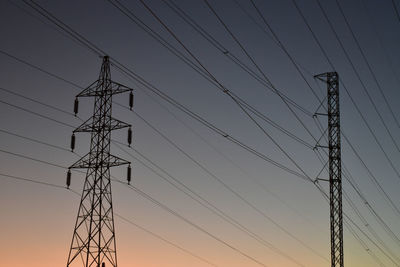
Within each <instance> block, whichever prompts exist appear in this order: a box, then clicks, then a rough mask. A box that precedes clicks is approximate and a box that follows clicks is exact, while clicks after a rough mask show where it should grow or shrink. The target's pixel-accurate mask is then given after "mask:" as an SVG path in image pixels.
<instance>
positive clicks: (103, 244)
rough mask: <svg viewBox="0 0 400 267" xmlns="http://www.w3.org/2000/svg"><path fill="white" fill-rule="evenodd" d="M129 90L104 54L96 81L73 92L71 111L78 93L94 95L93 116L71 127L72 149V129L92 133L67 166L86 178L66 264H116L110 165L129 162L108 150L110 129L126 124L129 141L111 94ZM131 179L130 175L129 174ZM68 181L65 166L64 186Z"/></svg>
mask: <svg viewBox="0 0 400 267" xmlns="http://www.w3.org/2000/svg"><path fill="white" fill-rule="evenodd" d="M124 92H130V106H131V108H132V102H133V101H132V100H133V95H132V89H130V88H128V87H126V86H123V85H121V84H119V83H115V82H113V81H112V80H111V73H110V62H109V58H108V57H107V56H105V57H104V58H103V63H102V66H101V71H100V76H99V79H98V80H97V81H95V82H94V83H92V84H91V85H90V86H88V87H87V88H86V89H85V90H83V91H82V92H81V93H80V94H78V95H77V96H76V99H75V106H74V111H75V114H76V113H77V112H78V98H79V97H94V112H93V116H92V117H91V118H89V119H88V120H87V121H85V122H84V123H82V124H81V125H80V126H79V127H78V128H76V129H75V130H74V131H73V135H72V139H71V149H72V150H73V149H74V147H75V133H77V132H89V133H91V142H90V151H89V153H87V154H86V155H85V156H83V157H82V158H81V159H79V160H78V161H77V162H75V163H74V164H72V165H71V167H70V168H69V169H86V178H85V183H84V187H83V192H82V196H81V201H80V204H79V210H78V216H77V218H76V223H75V228H74V233H73V237H72V242H71V247H70V250H69V255H68V261H67V267H73V266H84V267H89V266H91V267H103V266H107V267H116V266H117V253H116V244H115V243H116V242H115V228H114V215H113V204H112V194H111V179H110V167H113V166H119V165H123V164H128V165H129V167H128V173H129V176H130V162H128V161H126V160H123V159H121V158H118V157H116V156H113V155H111V154H110V142H111V131H112V130H116V129H121V128H125V127H129V135H128V136H129V137H128V142H129V143H130V142H131V130H130V127H131V125H129V124H126V123H124V122H122V121H119V120H117V119H114V118H113V117H112V116H111V111H112V96H113V95H115V94H120V93H124ZM128 181H130V177H128ZM70 183H71V172H70V170H68V175H67V186H68V187H69V185H70Z"/></svg>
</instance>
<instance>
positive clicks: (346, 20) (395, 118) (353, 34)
mask: <svg viewBox="0 0 400 267" xmlns="http://www.w3.org/2000/svg"><path fill="white" fill-rule="evenodd" d="M335 2H336V4H337V6H338V7H339V11H340V13H341V14H342V16H343V18H344V21H345V23H346V25H347V27H348V28H349V30H350V33H351V35H352V37H353V39H354V42H355V43H356V45H357V48H358V50H359V51H360V53H361V56H362V58H363V59H364V61H365V63H366V65H367V67H368V70H369V72H370V73H371V75H372V78H373V80H374V82H375V84H376V86H377V88H378V90H379V92H380V94H381V96H382V98H383V100H384V101H385V104H386V106H387V108H388V110H389V112H390V114H391V116H392V118H393V120H394V122H395V123H396V125H397V127H399V128H400V123H399V121H398V119H397V117H396V116H395V115H394V112H393V109H392V107H391V105H390V104H389V101H388V99H387V97H386V95H385V93H384V92H383V89H382V86H381V85H380V83H379V81H378V78H377V77H376V74H375V72H374V71H373V69H372V66H371V64H370V63H369V61H368V59H367V57H366V55H365V53H364V51H363V49H362V48H361V45H360V42H359V41H358V39H357V36H356V35H355V33H354V30H353V29H352V27H351V25H350V23H349V21H348V19H347V17H346V15H345V13H344V11H343V7H342V6H341V4H340V2H339V1H338V0H336V1H335ZM367 95H368V98H369V99H370V100H371V101H372V98H371V97H370V95H369V94H367ZM373 106H374V109H375V110H376V112H377V113H378V116H379V118H380V119H381V120H382V121H383V117H382V116H381V114H380V113H379V112H378V109H377V107H376V105H375V104H374V103H373ZM384 126H386V124H385V123H384ZM385 129H387V127H385ZM387 131H389V130H388V129H387ZM389 135H390V137H391V139H392V141H393V143H394V144H395V146H396V148H397V150H399V147H398V145H397V142H396V141H395V140H394V139H393V136H392V135H391V134H390V132H389ZM399 152H400V151H399Z"/></svg>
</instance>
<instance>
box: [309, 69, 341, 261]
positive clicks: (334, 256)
mask: <svg viewBox="0 0 400 267" xmlns="http://www.w3.org/2000/svg"><path fill="white" fill-rule="evenodd" d="M314 77H315V78H317V79H319V80H321V81H323V82H325V83H326V84H327V91H328V98H327V101H328V114H327V115H328V142H329V145H328V148H329V198H330V201H329V202H330V222H331V266H332V267H343V266H344V261H343V211H342V161H341V145H340V109H339V75H338V74H337V73H336V72H327V73H322V74H319V75H316V76H314Z"/></svg>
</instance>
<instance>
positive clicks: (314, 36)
mask: <svg viewBox="0 0 400 267" xmlns="http://www.w3.org/2000/svg"><path fill="white" fill-rule="evenodd" d="M292 2H293V5H294V6H295V7H296V10H297V11H298V12H299V14H300V16H301V18H302V20H303V22H304V23H305V25H306V26H307V29H308V30H309V32H310V33H311V35H312V37H313V39H314V41H315V42H316V43H317V45H318V47H319V48H320V51H321V52H322V54H323V55H324V57H325V59H326V60H327V62H328V64H329V65H330V66H331V67H332V69H334V65H333V63H332V61H331V60H330V58H329V56H328V54H327V52H326V51H325V49H324V47H323V46H322V44H321V43H320V41H319V39H318V37H317V36H316V34H315V33H314V31H313V30H312V28H311V26H310V24H309V23H308V21H307V19H306V18H305V16H304V14H303V12H302V11H301V9H300V7H299V6H298V5H297V3H296V1H295V0H293V1H292ZM341 83H342V85H343V88H344V89H345V91H346V92H347V94H348V96H349V98H350V100H351V102H352V103H353V105H354V107H355V108H356V109H357V111H358V113H359V114H360V116H361V118H362V119H363V121H364V123H365V124H366V125H367V127H368V128H369V130H370V132H371V134H372V136H373V137H374V140H375V142H377V144H378V146H380V148H381V150H382V151H383V153H384V155H386V159H388V157H387V154H386V152H385V151H384V150H383V147H382V146H381V145H380V143H379V141H378V140H377V137H376V135H375V134H374V132H373V131H372V129H371V127H370V126H369V124H368V122H367V121H366V120H365V117H364V115H363V114H362V113H361V111H360V109H359V108H358V106H357V105H356V103H355V101H354V99H353V98H352V96H351V95H350V92H349V91H348V89H347V88H346V85H345V84H344V83H343V81H341ZM342 136H343V137H344V139H345V141H346V142H347V143H348V144H349V146H350V148H351V150H352V151H353V153H354V154H355V155H356V157H357V158H358V159H359V161H360V162H361V163H362V165H363V167H364V168H365V169H366V170H367V172H368V174H369V175H370V177H371V178H372V179H373V180H374V181H373V183H377V184H379V185H378V190H379V191H380V192H381V193H382V195H383V197H384V199H385V200H386V201H387V202H388V204H389V206H390V207H391V208H392V209H394V211H395V212H398V211H396V210H398V209H397V207H396V206H395V205H394V204H393V201H392V200H391V199H390V197H389V196H388V194H387V193H386V192H385V191H384V190H383V187H382V186H381V185H380V183H379V181H378V180H377V179H376V178H374V177H375V176H374V175H373V174H372V172H371V170H370V169H369V168H368V167H367V165H366V164H365V162H364V160H363V159H362V158H361V156H360V154H359V153H358V152H357V150H356V149H355V147H354V145H352V143H351V142H350V140H349V138H348V137H347V136H346V134H345V132H344V131H342ZM388 160H389V164H390V162H391V160H390V159H388ZM391 165H392V164H391ZM393 168H394V166H393ZM394 170H395V169H394ZM395 171H396V170H395Z"/></svg>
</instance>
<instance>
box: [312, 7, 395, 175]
mask: <svg viewBox="0 0 400 267" xmlns="http://www.w3.org/2000/svg"><path fill="white" fill-rule="evenodd" d="M316 1H317V4H318V6H319V8H320V10H321V11H322V14H323V15H324V17H325V19H326V21H327V22H328V25H329V27H330V29H331V30H332V32H333V33H334V35H335V38H336V40H337V41H338V43H339V45H340V47H341V48H342V50H343V52H344V54H345V56H346V58H347V59H348V61H349V62H350V64H351V66H352V68H353V69H354V72H355V73H356V75H357V77H358V79H359V81H360V83H361V85H362V87H363V88H364V89H365V91H366V88H365V85H364V83H363V82H362V80H361V77H360V76H359V74H358V72H357V70H356V69H355V66H354V65H353V63H352V61H351V59H350V57H349V55H348V54H347V52H346V49H345V48H344V46H343V43H342V42H341V41H340V38H339V36H338V34H337V32H336V30H335V28H334V26H333V25H332V22H331V21H330V19H329V18H328V15H327V14H326V12H325V10H324V8H323V7H322V5H321V2H320V1H319V0H316ZM342 84H343V81H342ZM343 88H344V89H345V91H346V93H347V95H348V96H349V98H350V100H351V102H352V103H353V105H354V107H355V108H356V110H357V112H358V113H359V115H360V116H361V118H362V120H363V121H364V123H365V125H366V126H367V128H368V130H369V131H370V133H371V134H372V136H373V138H374V140H375V142H376V143H377V145H378V146H379V148H380V149H381V151H382V153H383V154H384V156H385V158H386V160H387V161H388V162H389V165H390V166H391V168H392V169H393V171H394V172H395V173H396V175H397V177H398V178H399V179H400V173H399V171H398V170H397V168H396V167H395V165H394V163H393V161H392V160H391V159H390V158H389V156H388V154H387V153H386V151H385V149H384V148H383V146H382V144H381V142H380V141H379V139H378V138H377V136H376V134H375V132H374V131H373V130H372V128H371V126H370V124H369V123H368V121H367V120H366V118H365V116H364V115H363V113H362V112H361V110H360V108H359V107H358V105H357V104H356V102H355V100H354V99H353V97H352V96H351V94H350V91H349V90H348V89H347V88H346V86H345V85H344V84H343Z"/></svg>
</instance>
